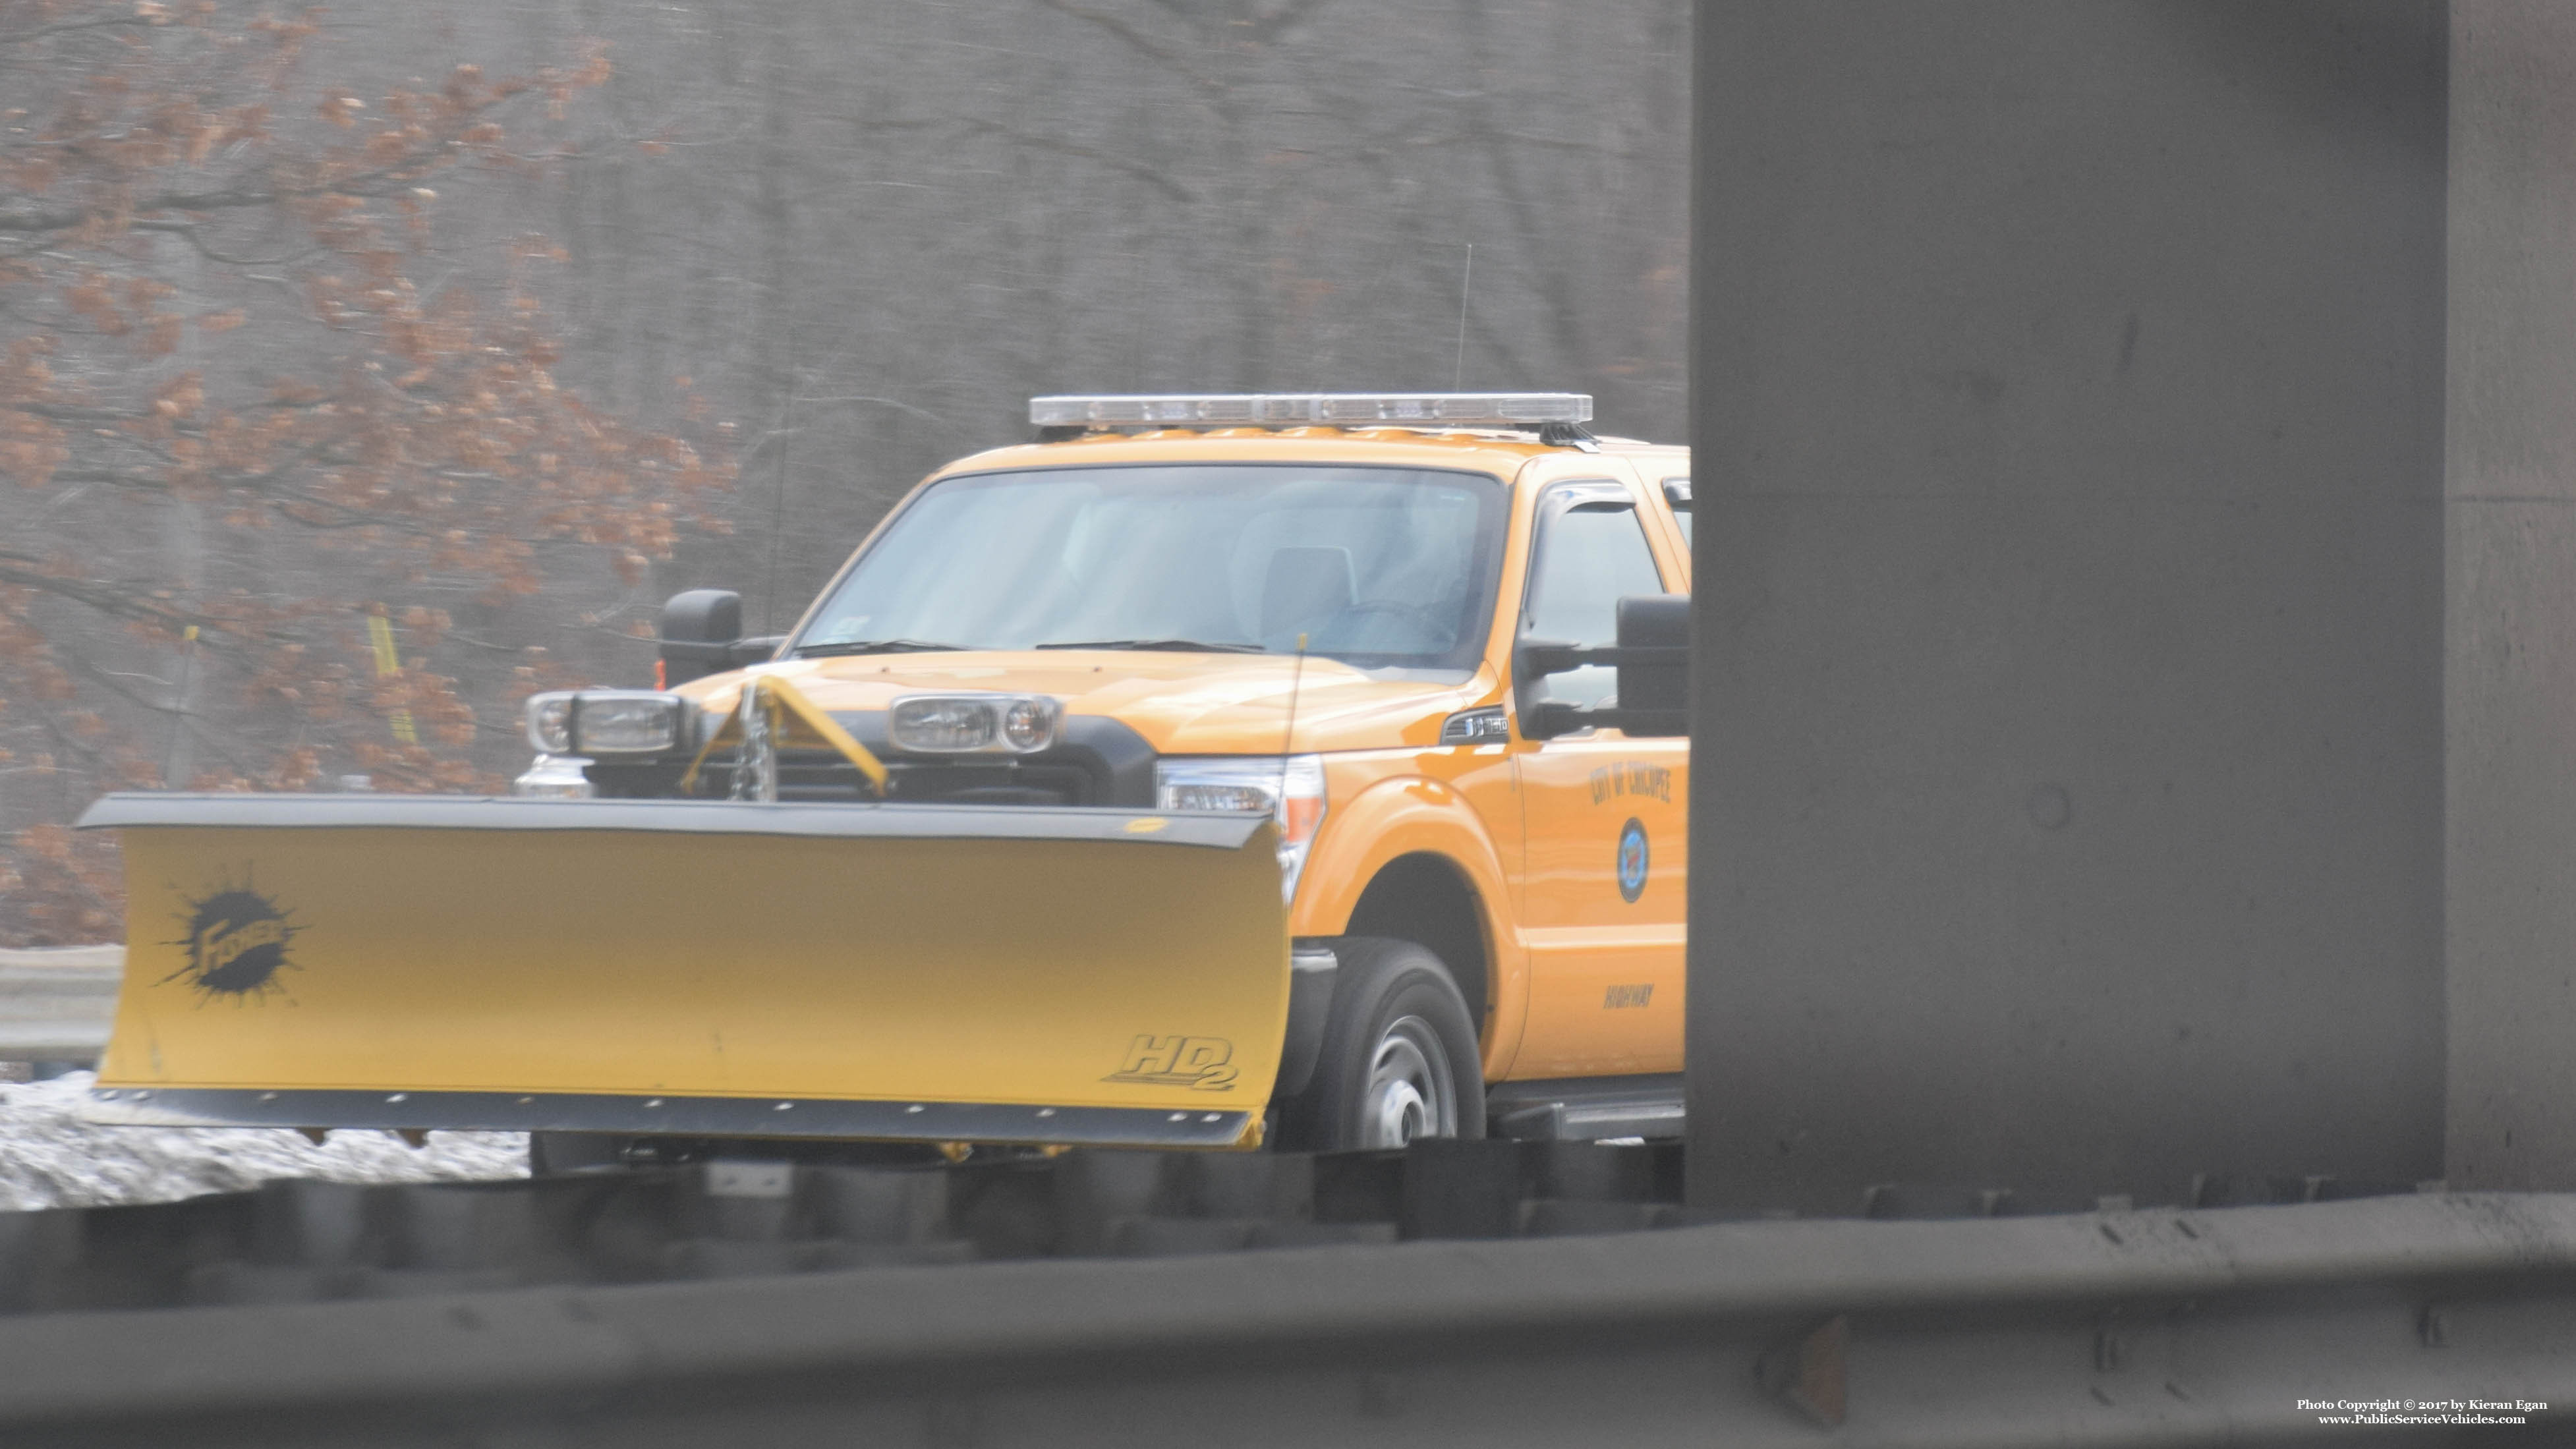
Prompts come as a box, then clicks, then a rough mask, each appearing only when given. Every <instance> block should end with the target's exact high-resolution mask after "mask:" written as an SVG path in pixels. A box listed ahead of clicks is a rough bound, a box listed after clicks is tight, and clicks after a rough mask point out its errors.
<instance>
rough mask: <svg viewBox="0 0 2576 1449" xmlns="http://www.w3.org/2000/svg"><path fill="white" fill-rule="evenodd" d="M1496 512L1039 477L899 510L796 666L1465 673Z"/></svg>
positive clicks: (1310, 480) (1356, 476)
mask: <svg viewBox="0 0 2576 1449" xmlns="http://www.w3.org/2000/svg"><path fill="white" fill-rule="evenodd" d="M1505 502H1506V494H1505V492H1504V489H1503V486H1502V484H1501V483H1500V482H1499V481H1498V480H1496V479H1494V478H1491V477H1487V476H1484V475H1482V474H1475V473H1452V472H1435V471H1427V470H1411V469H1396V468H1312V467H1297V466H1289V465H1281V464H1260V465H1251V466H1220V465H1206V464H1158V465H1152V466H1144V467H1124V468H1050V469H1043V470H1033V471H1029V472H1023V473H988V474H981V475H977V476H973V477H965V478H953V479H949V480H947V481H945V482H942V483H938V484H935V485H933V486H932V487H931V488H929V489H928V490H926V491H925V492H923V493H922V494H921V495H920V496H919V497H917V498H915V499H914V500H913V501H912V503H911V505H910V506H909V507H907V508H905V509H904V510H903V512H902V513H901V514H900V515H899V516H898V517H896V519H895V520H894V522H893V523H892V524H891V525H890V526H889V527H888V528H887V529H886V531H885V532H884V533H883V534H881V535H879V537H878V538H877V540H876V542H875V543H874V544H872V545H870V546H869V548H868V550H867V552H866V553H865V554H863V555H861V557H860V558H859V560H858V561H857V563H856V564H855V565H854V566H853V567H852V568H851V569H850V571H849V572H848V573H847V574H846V575H845V576H844V577H843V578H842V579H841V581H840V583H839V584H838V585H837V586H835V587H834V589H833V590H832V593H831V595H830V597H828V598H827V599H826V600H825V601H824V603H823V606H822V608H820V609H819V610H817V611H816V612H815V614H814V616H813V619H812V621H811V622H810V623H809V624H808V625H807V626H806V628H805V629H804V630H803V631H802V632H801V633H800V634H799V635H798V636H797V639H796V644H795V649H794V652H797V653H809V654H829V653H843V652H858V651H861V650H867V649H870V648H871V647H872V646H874V647H908V648H921V647H925V646H926V647H946V648H955V649H1042V648H1046V647H1048V646H1050V645H1052V646H1055V647H1058V648H1074V647H1086V648H1123V649H1172V650H1190V651H1195V650H1207V651H1221V652H1240V653H1264V654H1293V653H1295V652H1296V650H1297V647H1298V645H1297V641H1298V637H1299V636H1300V635H1303V636H1305V640H1306V649H1307V651H1308V652H1309V653H1313V654H1317V655H1321V656H1325V657H1329V658H1333V659H1339V660H1341V661H1343V662H1345V663H1348V664H1351V665H1354V666H1357V667H1359V668H1362V669H1404V670H1432V671H1440V672H1451V671H1468V670H1473V669H1474V668H1475V667H1476V664H1477V661H1478V660H1479V659H1480V658H1481V657H1482V656H1483V653H1484V642H1485V631H1486V626H1487V621H1488V620H1489V619H1490V617H1491V608H1492V601H1493V597H1494V581H1495V571H1496V568H1497V566H1498V564H1499V560H1500V555H1501V553H1502V547H1501V545H1502V537H1503V523H1504V514H1505Z"/></svg>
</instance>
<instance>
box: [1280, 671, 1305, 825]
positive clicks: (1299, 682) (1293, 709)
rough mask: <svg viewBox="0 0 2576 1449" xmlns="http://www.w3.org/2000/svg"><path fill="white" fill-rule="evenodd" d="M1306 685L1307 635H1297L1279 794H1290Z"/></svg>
mask: <svg viewBox="0 0 2576 1449" xmlns="http://www.w3.org/2000/svg"><path fill="white" fill-rule="evenodd" d="M1305 686H1306V636H1305V635H1303V634H1300V635H1298V636H1297V672H1296V673H1294V674H1292V675H1290V676H1288V724H1287V727H1286V728H1285V729H1282V730H1281V731H1280V732H1279V794H1280V796H1281V797H1282V798H1283V799H1284V798H1286V796H1287V794H1288V751H1289V749H1290V747H1291V746H1292V745H1294V744H1295V742H1296V739H1297V692H1298V691H1299V690H1301V689H1303V688H1305Z"/></svg>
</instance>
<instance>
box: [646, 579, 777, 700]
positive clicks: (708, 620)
mask: <svg viewBox="0 0 2576 1449" xmlns="http://www.w3.org/2000/svg"><path fill="white" fill-rule="evenodd" d="M661 638H662V649H661V659H660V663H659V664H658V666H657V667H656V668H655V670H654V673H655V675H656V676H657V678H656V679H655V681H654V682H655V683H656V684H658V685H659V686H660V687H662V688H664V689H669V688H670V687H672V686H673V685H676V684H686V683H688V682H689V681H690V680H692V679H703V678H705V677H706V676H708V675H710V674H720V673H722V672H723V671H725V670H728V669H731V668H733V667H734V648H735V646H736V645H737V644H739V643H742V642H744V641H743V638H742V595H740V594H737V593H735V592H734V591H733V590H731V589H691V590H689V591H688V592H687V593H682V594H673V595H672V596H671V598H670V602H668V603H666V604H664V605H663V606H662V627H661ZM772 647H773V648H774V647H776V646H775V644H774V643H773V645H772Z"/></svg>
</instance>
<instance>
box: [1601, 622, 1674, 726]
mask: <svg viewBox="0 0 2576 1449" xmlns="http://www.w3.org/2000/svg"><path fill="white" fill-rule="evenodd" d="M1690 621H1691V605H1690V595H1688V594H1640V595H1638V596H1637V597H1635V598H1628V599H1621V600H1620V601H1619V650H1618V654H1619V657H1618V659H1617V660H1616V661H1615V662H1616V663H1617V665H1618V668H1619V721H1618V724H1619V728H1620V729H1621V730H1624V731H1626V732H1627V733H1629V734H1632V735H1686V734H1689V733H1690Z"/></svg>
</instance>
